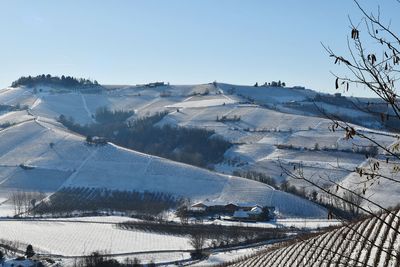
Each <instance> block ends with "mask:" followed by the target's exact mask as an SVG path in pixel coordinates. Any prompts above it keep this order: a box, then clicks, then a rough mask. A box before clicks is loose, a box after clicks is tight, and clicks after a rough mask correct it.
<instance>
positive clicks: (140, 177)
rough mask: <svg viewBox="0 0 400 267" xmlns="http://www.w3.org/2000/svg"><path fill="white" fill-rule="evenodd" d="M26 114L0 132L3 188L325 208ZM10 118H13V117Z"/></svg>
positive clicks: (309, 211)
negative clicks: (89, 140)
mask: <svg viewBox="0 0 400 267" xmlns="http://www.w3.org/2000/svg"><path fill="white" fill-rule="evenodd" d="M24 116H26V117H27V118H26V121H24V122H20V121H19V122H16V124H15V125H13V126H10V127H8V128H5V129H3V130H2V131H1V132H0V139H1V140H2V142H1V143H0V155H1V157H0V175H1V181H0V188H1V189H2V190H26V191H44V192H49V193H51V192H55V191H57V189H58V188H60V187H90V188H108V189H111V190H121V191H122V190H135V191H151V192H165V193H170V194H173V195H175V196H179V197H187V198H190V199H192V200H193V201H200V200H205V199H209V200H216V201H226V202H251V203H258V204H260V205H268V206H275V207H276V208H277V209H278V211H279V212H280V213H282V214H283V215H286V216H305V217H324V216H325V210H324V209H322V208H320V207H318V206H317V205H315V204H313V203H311V202H309V201H307V200H304V199H301V198H299V197H296V196H292V195H290V194H287V193H284V192H281V191H277V190H274V189H273V188H271V187H269V186H267V185H264V184H261V183H258V182H254V181H250V180H246V179H243V178H238V177H232V176H228V175H222V174H217V173H215V172H211V171H208V170H204V169H200V168H196V167H192V166H189V165H185V164H181V163H177V162H173V161H170V160H166V159H162V158H159V157H155V156H149V155H146V154H142V153H139V152H135V151H131V150H128V149H124V148H121V147H118V146H115V145H113V144H107V145H105V146H88V145H86V144H85V138H84V137H81V136H78V135H75V134H73V133H71V132H68V131H67V130H65V129H64V128H63V127H61V126H60V125H58V124H57V122H54V121H51V120H48V119H47V120H42V119H41V117H40V118H35V117H33V116H29V115H27V114H24ZM16 117H18V118H19V116H16ZM8 118H9V119H10V120H11V118H12V116H11V115H10V116H9V117H8ZM21 166H29V168H22V167H21ZM4 197H7V196H6V195H5V196H4Z"/></svg>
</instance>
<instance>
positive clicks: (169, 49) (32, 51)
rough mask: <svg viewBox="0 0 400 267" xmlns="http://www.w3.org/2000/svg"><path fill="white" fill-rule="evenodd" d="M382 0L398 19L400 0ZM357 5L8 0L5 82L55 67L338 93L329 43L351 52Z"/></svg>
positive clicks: (89, 73)
mask: <svg viewBox="0 0 400 267" xmlns="http://www.w3.org/2000/svg"><path fill="white" fill-rule="evenodd" d="M360 1H361V3H362V4H363V5H364V6H365V8H366V9H368V10H374V9H376V7H377V3H378V1H377V0H371V1H362V0H360ZM380 4H381V7H382V15H383V16H384V17H388V18H393V19H396V17H397V16H396V15H398V14H399V11H400V4H398V3H397V2H396V1H395V0H385V1H381V3H380ZM349 14H350V15H351V16H352V18H353V19H354V20H355V21H358V20H359V18H360V12H359V11H358V10H357V8H356V7H355V4H354V3H353V1H351V0H331V1H325V0H324V1H322V0H306V1H299V0H282V1H269V0H259V1H257V0H251V1H250V0H241V1H238V0H179V1H178V0H169V1H166V0H158V1H156V0H142V1H134V0H130V1H122V0H120V1H111V0H109V1H100V0H91V1H90V0H86V1H80V0H79V1H78V0H75V1H71V0H68V1H67V0H64V1H62V0H58V1H53V0H48V1H43V0H35V1H28V0H26V1H18V0H8V1H6V0H1V1H0V36H1V38H0V87H5V86H8V85H9V84H10V83H11V82H12V81H13V80H15V79H17V78H18V77H19V76H21V75H36V74H42V73H45V74H47V73H50V74H53V75H61V74H66V75H73V76H76V77H85V78H92V79H97V80H98V81H99V82H100V83H104V84H137V83H144V82H150V81H156V80H163V81H169V82H171V83H172V84H194V83H206V82H210V81H213V80H217V81H220V82H229V83H236V84H254V83H255V82H256V81H258V82H259V83H261V82H264V81H270V80H282V81H285V82H286V83H287V84H288V85H304V86H306V87H308V88H313V89H316V90H319V91H325V92H333V91H334V89H333V84H334V83H333V78H332V76H331V74H330V73H329V71H330V70H332V69H333V67H334V66H333V64H332V61H331V59H329V57H328V56H327V54H326V52H325V51H324V50H323V48H322V46H321V44H320V42H323V43H325V44H327V45H329V46H331V47H332V48H334V49H335V50H336V51H338V52H340V51H346V36H348V34H349V32H350V28H349V26H348V19H347V15H349ZM394 23H395V22H394ZM397 25H398V24H397ZM393 26H395V25H393ZM397 29H400V27H397ZM354 93H355V94H357V95H362V94H363V93H365V91H363V90H361V89H360V90H358V91H355V92H354Z"/></svg>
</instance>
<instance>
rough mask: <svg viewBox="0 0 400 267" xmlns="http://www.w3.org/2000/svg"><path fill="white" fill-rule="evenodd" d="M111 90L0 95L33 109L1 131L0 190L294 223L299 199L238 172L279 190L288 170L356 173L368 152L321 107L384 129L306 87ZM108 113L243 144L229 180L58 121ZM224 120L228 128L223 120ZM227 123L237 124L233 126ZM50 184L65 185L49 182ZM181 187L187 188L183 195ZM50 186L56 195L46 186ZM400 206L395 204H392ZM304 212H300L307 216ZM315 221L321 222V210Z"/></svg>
mask: <svg viewBox="0 0 400 267" xmlns="http://www.w3.org/2000/svg"><path fill="white" fill-rule="evenodd" d="M106 88H107V90H103V91H102V92H101V93H91V94H83V93H80V92H74V91H65V90H64V91H63V90H58V91H57V90H55V89H54V88H50V87H48V86H38V87H37V88H35V90H33V89H29V88H23V87H21V88H5V89H2V90H0V104H7V105H17V104H19V105H20V106H21V107H23V106H25V105H26V106H27V107H28V108H29V109H28V110H27V111H13V112H8V113H3V114H0V127H1V124H3V123H15V125H13V126H12V127H9V128H7V129H4V130H3V131H1V132H0V134H1V135H2V136H3V135H4V139H2V140H7V141H5V142H1V145H0V152H1V154H0V156H1V157H0V165H1V166H2V167H1V168H0V175H1V180H2V181H3V182H0V183H1V185H2V186H7V188H11V187H18V186H14V184H18V183H19V184H20V185H22V184H32V186H33V184H35V185H38V187H39V188H42V190H48V191H49V192H50V191H54V190H56V189H57V188H58V187H60V186H74V185H77V186H92V187H107V188H112V189H138V190H161V191H163V192H171V193H174V194H180V195H183V196H190V197H192V198H194V199H206V198H209V199H216V200H226V201H229V200H234V201H238V200H241V201H257V202H258V201H263V203H265V204H272V205H274V206H277V207H278V208H279V209H280V210H281V211H282V212H284V213H287V214H289V213H290V214H292V215H293V214H298V213H299V211H296V212H294V213H293V212H292V210H290V211H289V210H288V209H291V208H293V210H295V209H298V208H299V207H297V206H292V207H291V206H290V205H289V204H287V202H286V201H283V202H281V197H280V196H283V197H284V198H285V199H289V198H290V199H293V198H294V197H293V196H288V195H287V194H283V193H282V192H277V191H274V190H272V189H271V188H270V187H268V186H266V185H261V184H259V183H254V182H251V181H248V180H242V179H239V178H236V177H233V178H232V177H230V176H229V175H230V174H232V172H233V171H248V170H251V171H257V172H262V173H264V174H266V175H268V176H270V177H272V178H274V179H275V180H277V181H278V182H280V181H283V180H285V179H286V177H285V176H284V175H282V170H281V168H280V164H283V165H284V166H288V167H291V165H293V164H298V163H302V165H303V167H304V174H305V175H307V176H309V177H315V178H316V179H317V178H318V177H319V176H324V177H325V178H329V179H331V180H334V181H341V180H343V179H344V178H345V177H347V176H348V175H349V170H351V169H354V168H355V167H357V166H360V165H362V164H365V160H366V159H365V157H364V155H363V154H362V153H354V152H353V151H352V150H357V148H359V147H360V145H363V146H365V145H369V144H368V143H365V142H363V141H362V140H360V139H357V138H355V139H352V140H345V139H344V138H343V136H344V133H343V132H341V131H336V132H335V133H332V132H330V131H329V129H328V127H329V126H330V124H331V122H330V120H328V119H325V118H323V117H321V116H319V115H320V114H317V111H316V110H315V107H313V105H314V104H313V103H317V105H319V107H320V108H323V109H325V110H327V111H329V110H330V111H332V112H335V113H341V112H342V113H345V115H346V116H347V117H351V118H353V119H355V120H356V119H357V118H360V120H359V121H360V124H364V125H367V124H369V125H371V126H373V125H375V126H376V121H375V118H372V117H368V114H364V113H362V112H361V113H360V111H359V110H356V109H354V108H351V107H350V106H346V103H347V102H346V101H347V99H346V98H343V97H337V99H334V100H335V101H336V100H337V102H338V103H339V104H338V105H332V103H331V102H332V97H334V96H329V97H328V98H327V99H323V98H321V97H320V96H319V95H320V94H317V93H316V92H314V91H312V90H308V89H303V88H298V87H297V88H276V87H257V88H256V87H253V86H238V85H231V84H223V83H218V84H216V85H214V84H203V85H179V86H175V85H164V86H157V87H146V86H107V87H106ZM317 96H319V98H318V97H317ZM316 99H317V100H318V101H316ZM324 101H325V102H324ZM330 101H331V102H330ZM359 101H364V102H366V101H368V100H366V99H361V100H359ZM333 103H335V102H333ZM104 106H106V107H108V108H110V109H113V110H134V111H135V115H134V116H133V117H132V118H131V120H134V119H135V118H137V117H142V116H148V115H150V114H154V113H156V112H160V111H168V112H169V114H168V115H167V116H165V117H164V119H163V120H162V121H160V122H159V123H158V125H165V124H171V125H179V126H185V127H200V128H206V129H211V130H214V131H215V132H216V134H218V135H220V136H223V137H224V138H226V139H227V140H230V141H231V142H233V143H234V144H235V145H234V146H233V147H232V148H231V149H229V150H228V151H227V152H226V153H225V161H224V162H222V163H221V164H218V165H217V166H216V170H217V171H219V172H221V173H224V174H226V175H219V174H216V173H213V172H209V171H206V170H202V169H198V168H194V167H191V166H187V165H184V164H179V163H175V162H171V161H166V160H164V159H160V158H157V157H152V156H148V155H143V154H140V153H137V152H134V151H129V150H126V149H123V148H120V147H117V146H114V145H111V144H109V145H107V146H105V147H97V148H90V147H87V146H85V145H84V144H83V141H82V140H83V139H82V137H80V136H77V135H75V134H73V133H71V132H69V131H67V130H66V129H64V128H63V127H61V125H59V124H58V123H57V122H56V121H55V118H56V117H58V116H59V115H61V114H63V115H65V116H66V117H72V118H73V119H74V120H75V121H76V122H78V123H80V124H86V123H92V122H93V121H94V116H93V115H94V114H95V112H96V109H98V108H99V107H104ZM222 117H225V118H228V120H226V121H221V120H217V118H219V119H220V118H222ZM229 118H239V119H237V120H236V121H233V120H229ZM356 127H358V128H359V129H364V130H365V131H366V132H368V133H369V134H370V135H371V137H372V138H374V139H375V140H377V141H379V142H382V143H384V144H390V143H392V142H393V141H394V140H395V138H394V137H392V136H391V135H390V134H387V133H386V132H384V131H382V130H381V131H378V130H371V129H368V128H364V127H363V126H356ZM2 138H3V137H2ZM50 143H53V144H54V145H50ZM19 164H25V165H32V166H35V168H34V169H33V170H29V174H30V175H27V174H26V173H27V172H28V171H27V170H22V169H21V168H20V167H18V166H19ZM337 166H340V168H337ZM36 173H37V175H36ZM31 174H35V175H33V177H43V178H40V179H39V178H38V179H39V180H40V181H36V180H34V179H35V178H32V179H31V180H29V178H28V177H31ZM49 177H57V179H53V180H51V182H50V181H48V179H50V178H49ZM115 177H118V179H116V178H115ZM147 177H151V178H150V179H147ZM188 177H191V179H190V178H188ZM11 178H12V179H11ZM28 180H29V183H28ZM18 181H24V182H23V183H22V182H18ZM172 181H174V182H175V183H172ZM178 181H179V182H178ZM188 181H189V182H188ZM210 181H211V182H210ZM40 182H41V183H42V184H43V185H40V184H41V183H40ZM178 183H182V184H180V185H179V186H178ZM291 183H292V184H293V185H296V186H297V187H298V188H300V189H304V190H306V191H307V190H309V185H308V184H306V183H304V182H303V181H300V180H292V181H291ZM44 184H45V185H46V186H47V187H48V188H47V187H46V188H44V187H42V186H44ZM189 185H190V186H189ZM193 188H195V189H193ZM0 189H1V188H0ZM32 189H34V188H32ZM246 190H247V191H246ZM377 190H378V191H379V189H377ZM383 191H384V192H383V193H384V194H386V195H391V194H394V193H395V192H397V191H399V188H398V187H397V186H391V187H385V188H384V190H383ZM271 192H272V193H271ZM278 195H279V197H278ZM295 199H296V200H297V198H295ZM289 202H290V203H291V202H292V201H291V200H290V201H288V203H289ZM295 202H296V201H295ZM394 202H396V199H395V198H393V201H391V202H390V205H392V204H393V203H394ZM276 203H280V204H279V205H277V204H276ZM299 203H304V201H303V200H302V201H299ZM308 204H309V203H308V202H307V205H308ZM301 205H303V204H301ZM311 206H313V205H311ZM285 207H286V208H285ZM300 210H301V211H300V213H302V212H303V208H300ZM313 214H320V211H315V213H313ZM313 216H314V215H313Z"/></svg>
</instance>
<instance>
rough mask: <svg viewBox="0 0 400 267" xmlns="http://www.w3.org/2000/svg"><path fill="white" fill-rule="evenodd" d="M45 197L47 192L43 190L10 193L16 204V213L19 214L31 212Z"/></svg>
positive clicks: (13, 202) (12, 200) (14, 204)
mask: <svg viewBox="0 0 400 267" xmlns="http://www.w3.org/2000/svg"><path fill="white" fill-rule="evenodd" d="M45 197H46V194H45V193H42V192H26V191H15V192H11V193H10V197H9V199H10V200H11V202H12V204H13V206H14V214H15V215H16V216H18V215H21V214H25V213H29V212H31V211H32V210H33V209H34V208H35V207H36V204H37V203H38V202H39V201H41V200H42V199H44V198H45Z"/></svg>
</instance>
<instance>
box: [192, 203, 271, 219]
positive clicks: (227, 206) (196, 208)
mask: <svg viewBox="0 0 400 267" xmlns="http://www.w3.org/2000/svg"><path fill="white" fill-rule="evenodd" d="M190 212H191V214H192V215H194V216H196V215H197V216H199V215H200V216H213V217H215V216H218V217H221V218H223V219H226V220H238V221H265V220H268V219H271V218H273V214H274V207H263V206H261V205H258V204H256V203H233V202H218V201H203V202H198V203H195V204H193V205H192V206H191V207H190Z"/></svg>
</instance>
